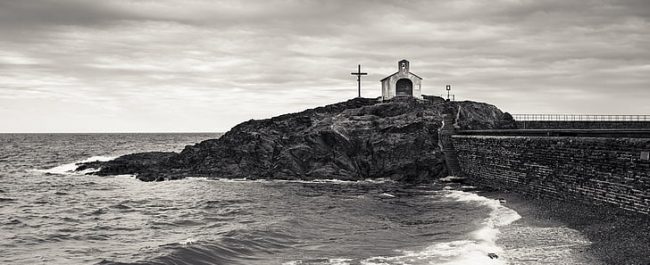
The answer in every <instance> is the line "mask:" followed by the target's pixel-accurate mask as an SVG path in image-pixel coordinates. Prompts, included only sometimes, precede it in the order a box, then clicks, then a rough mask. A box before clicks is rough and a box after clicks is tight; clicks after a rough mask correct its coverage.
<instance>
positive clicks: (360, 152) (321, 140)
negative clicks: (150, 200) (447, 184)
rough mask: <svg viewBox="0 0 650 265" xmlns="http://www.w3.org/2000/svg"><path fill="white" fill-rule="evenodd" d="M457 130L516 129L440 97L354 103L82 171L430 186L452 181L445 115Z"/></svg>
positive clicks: (487, 109)
mask: <svg viewBox="0 0 650 265" xmlns="http://www.w3.org/2000/svg"><path fill="white" fill-rule="evenodd" d="M443 114H448V115H454V117H455V124H454V126H456V128H458V129H496V128H513V126H514V121H513V120H512V117H511V116H510V115H509V114H507V113H503V112H502V111H501V110H499V109H498V108H497V107H495V106H493V105H490V104H485V103H478V102H471V101H462V102H446V101H445V100H443V99H442V98H440V97H431V96H425V98H424V99H415V98H412V97H403V98H394V99H392V100H389V101H381V100H378V99H368V98H355V99H351V100H348V101H345V102H341V103H336V104H332V105H327V106H323V107H318V108H314V109H308V110H305V111H302V112H298V113H291V114H285V115H281V116H277V117H273V118H270V119H264V120H250V121H246V122H243V123H241V124H239V125H237V126H235V127H234V128H232V129H231V130H230V131H229V132H227V133H225V134H224V135H223V136H221V137H220V138H218V139H209V140H206V141H203V142H200V143H197V144H195V145H189V146H186V147H185V149H183V150H182V151H181V152H180V153H174V152H148V153H136V154H129V155H124V156H121V157H119V158H117V159H114V160H112V161H107V162H89V163H82V164H79V167H78V169H77V170H85V169H90V168H93V169H98V171H96V172H94V173H92V174H96V175H100V176H104V175H118V174H135V175H136V177H137V178H138V179H140V180H143V181H161V180H170V179H180V178H185V177H214V178H247V179H306V180H310V179H340V180H362V179H373V178H389V179H393V180H396V181H404V182H411V183H416V182H428V181H431V180H434V179H437V178H440V177H445V176H447V173H448V170H447V167H446V164H445V159H444V155H443V153H442V151H441V147H440V143H439V135H438V131H439V129H440V128H441V127H442V125H443V120H442V115H443Z"/></svg>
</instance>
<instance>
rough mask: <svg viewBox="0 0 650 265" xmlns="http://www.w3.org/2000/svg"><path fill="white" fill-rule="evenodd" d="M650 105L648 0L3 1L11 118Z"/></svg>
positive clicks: (142, 126) (0, 79)
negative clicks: (359, 101) (424, 104)
mask: <svg viewBox="0 0 650 265" xmlns="http://www.w3.org/2000/svg"><path fill="white" fill-rule="evenodd" d="M401 59H407V60H409V61H410V62H411V72H413V73H415V74H417V75H418V76H421V77H422V78H423V79H424V80H423V81H422V93H423V94H429V95H441V94H444V93H445V90H444V88H445V85H447V84H451V85H452V93H453V94H454V95H455V97H456V99H457V100H473V101H482V102H488V103H491V104H494V105H496V106H497V107H499V108H500V109H502V110H503V111H508V112H510V113H573V114H650V104H649V102H648V101H649V100H650V1H648V0H581V1H568V0H544V1H542V0H489V1H488V0H485V1H478V0H476V1H467V0H462V1H432V0H421V1H420V0H392V1H388V0H385V1H382V0H355V1H349V0H245V1H240V0H216V1H212V0H210V1H208V0H160V1H153V0H105V1H104V0H103V1H89V0H25V1H22V0H20V1H19V0H0V132H9V133H11V132H43V133H48V132H224V131H227V130H228V129H230V128H231V127H232V126H234V125H236V124H238V123H240V122H243V121H246V120H250V119H262V118H269V117H273V116H276V115H280V114H284V113H289V112H297V111H301V110H304V109H307V108H313V107H317V106H322V105H326V104H331V103H336V102H340V101H344V100H348V99H351V98H354V97H356V96H357V84H356V77H354V76H352V75H350V73H351V72H353V71H355V70H356V67H357V64H362V67H363V69H362V70H363V71H364V72H368V73H369V75H368V76H365V77H363V82H362V86H363V88H362V89H363V91H362V96H364V97H378V96H380V95H381V90H380V89H381V85H380V82H379V80H381V79H382V78H383V77H385V76H388V75H390V74H392V73H394V72H395V71H396V70H397V61H399V60H401Z"/></svg>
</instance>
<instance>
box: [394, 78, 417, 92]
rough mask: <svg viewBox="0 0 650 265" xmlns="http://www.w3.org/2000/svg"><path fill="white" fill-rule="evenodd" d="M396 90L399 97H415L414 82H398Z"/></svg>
mask: <svg viewBox="0 0 650 265" xmlns="http://www.w3.org/2000/svg"><path fill="white" fill-rule="evenodd" d="M395 89H396V95H397V96H413V82H411V80H409V79H406V78H403V79H400V80H397V84H395Z"/></svg>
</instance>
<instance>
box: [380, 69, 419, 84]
mask: <svg viewBox="0 0 650 265" xmlns="http://www.w3.org/2000/svg"><path fill="white" fill-rule="evenodd" d="M396 74H399V71H398V72H395V73H394V74H392V75H389V76H387V77H384V79H382V80H381V81H379V82H383V81H384V80H386V79H388V78H390V77H391V76H394V75H396ZM409 74H412V75H414V76H415V77H417V78H418V79H420V80H422V77H420V76H418V75H416V74H414V73H411V72H409Z"/></svg>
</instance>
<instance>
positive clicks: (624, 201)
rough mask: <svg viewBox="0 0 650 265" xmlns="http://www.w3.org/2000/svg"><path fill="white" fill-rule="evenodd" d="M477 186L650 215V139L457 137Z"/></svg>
mask: <svg viewBox="0 0 650 265" xmlns="http://www.w3.org/2000/svg"><path fill="white" fill-rule="evenodd" d="M452 141H453V144H454V146H455V148H456V151H457V154H458V158H459V160H460V164H461V167H462V170H463V172H464V174H465V175H466V177H468V180H469V181H470V182H472V183H473V184H476V185H481V186H489V187H492V188H497V189H503V190H512V191H515V192H518V193H523V194H527V195H532V196H539V197H552V198H558V199H563V200H582V201H586V202H589V203H593V204H610V205H614V206H617V207H620V208H623V209H627V210H630V211H634V212H638V213H644V214H650V161H648V157H647V156H648V153H647V152H648V151H650V138H635V139H634V138H608V137H544V136H482V135H454V136H453V137H452Z"/></svg>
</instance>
